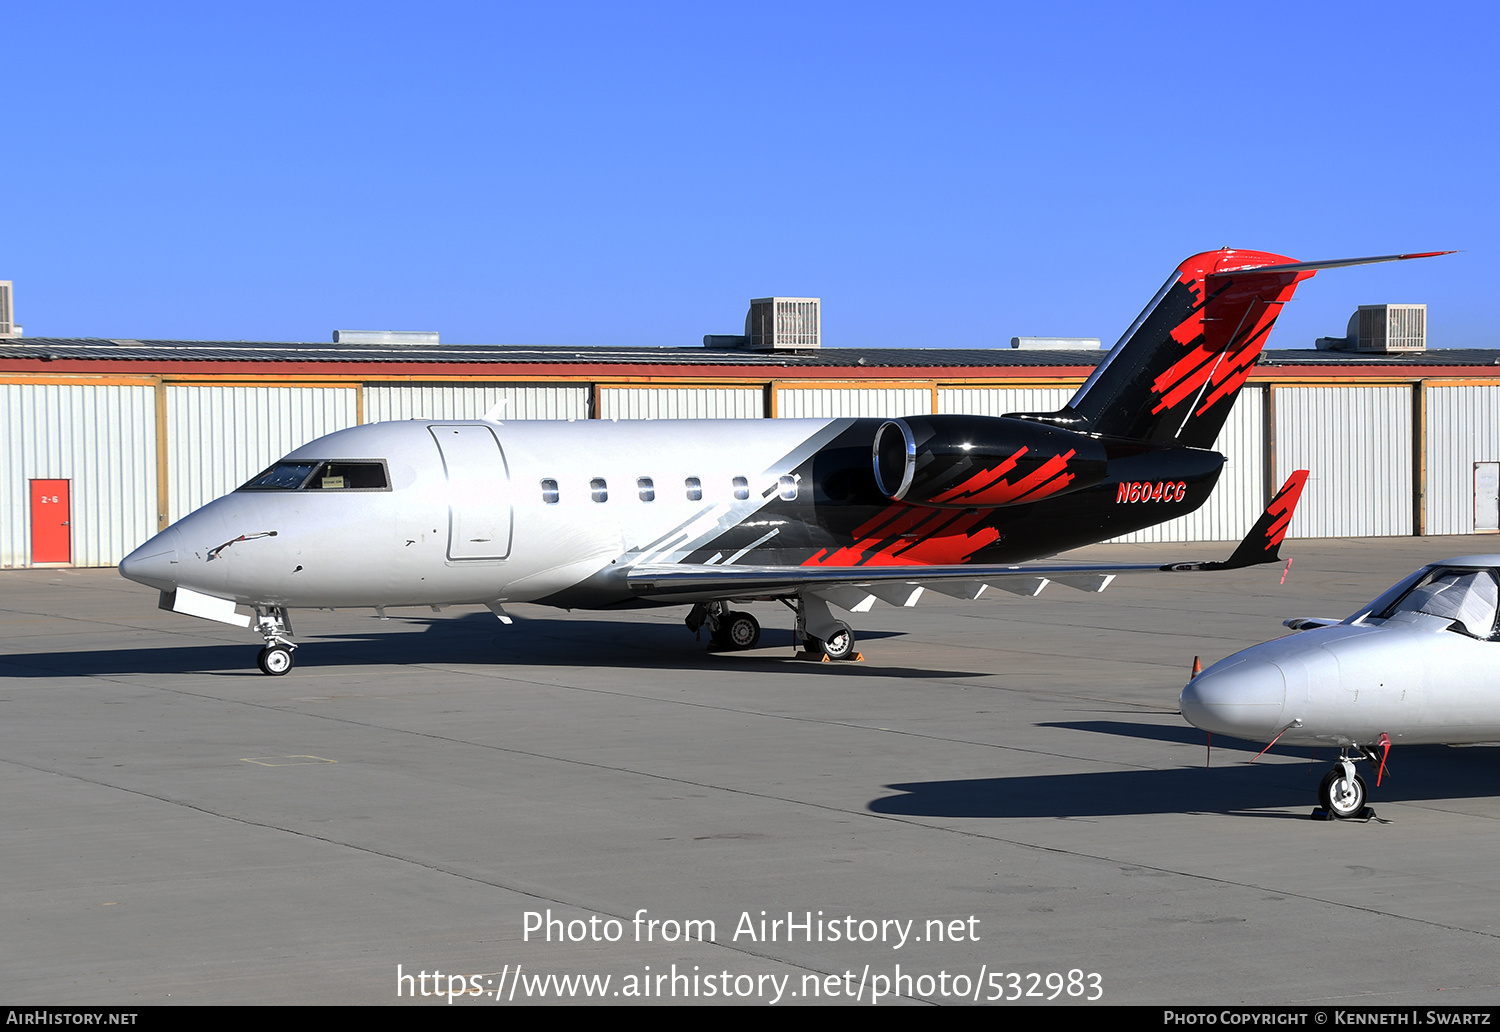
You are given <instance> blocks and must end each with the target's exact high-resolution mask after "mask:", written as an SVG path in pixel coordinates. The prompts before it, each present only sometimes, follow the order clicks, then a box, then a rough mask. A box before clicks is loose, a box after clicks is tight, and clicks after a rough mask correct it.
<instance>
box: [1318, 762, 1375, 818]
mask: <svg viewBox="0 0 1500 1032" xmlns="http://www.w3.org/2000/svg"><path fill="white" fill-rule="evenodd" d="M1366 797H1367V793H1366V789H1365V779H1364V778H1362V777H1360V776H1359V775H1358V774H1355V775H1353V776H1352V777H1351V776H1350V775H1349V772H1348V771H1347V770H1345V768H1344V765H1343V764H1338V765H1337V766H1335V767H1334V768H1333V769H1332V770H1330V771H1329V772H1328V773H1327V774H1324V775H1323V783H1322V784H1321V785H1319V786H1318V801H1319V802H1320V803H1322V804H1323V809H1325V810H1327V811H1328V813H1329V814H1331V815H1332V816H1334V817H1337V818H1338V819H1339V820H1341V821H1345V820H1348V819H1349V818H1351V817H1358V816H1359V814H1360V811H1362V810H1363V809H1364V808H1365V799H1366Z"/></svg>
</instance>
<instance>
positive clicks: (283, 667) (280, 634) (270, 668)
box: [255, 606, 297, 677]
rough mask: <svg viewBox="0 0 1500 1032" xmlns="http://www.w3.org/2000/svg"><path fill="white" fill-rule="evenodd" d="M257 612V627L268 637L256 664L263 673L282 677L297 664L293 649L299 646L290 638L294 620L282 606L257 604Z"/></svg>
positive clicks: (264, 636) (256, 659)
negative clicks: (293, 656)
mask: <svg viewBox="0 0 1500 1032" xmlns="http://www.w3.org/2000/svg"><path fill="white" fill-rule="evenodd" d="M255 613H256V620H255V629H256V630H257V631H259V632H260V634H261V637H263V638H265V639H266V647H265V648H263V649H261V650H260V654H259V655H257V656H256V657H255V665H256V666H258V667H260V672H261V673H263V674H269V675H270V676H271V677H280V676H282V675H283V674H285V673H287V672H289V671H290V670H291V669H292V667H293V666H295V665H296V661H295V660H293V659H292V650H293V649H295V648H296V647H297V646H295V645H293V644H292V642H291V640H290V638H291V635H292V622H291V620H290V619H289V618H288V617H287V614H286V610H285V609H282V608H281V607H280V606H267V607H264V608H262V607H260V606H256V608H255Z"/></svg>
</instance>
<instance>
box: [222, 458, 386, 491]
mask: <svg viewBox="0 0 1500 1032" xmlns="http://www.w3.org/2000/svg"><path fill="white" fill-rule="evenodd" d="M240 490H241V491H388V490H390V480H389V478H387V477H386V473H385V463H383V462H378V461H372V460H365V461H342V460H337V459H335V460H331V461H327V462H320V461H318V460H316V459H314V460H306V459H301V460H297V461H287V462H278V463H276V465H274V466H272V467H271V468H270V469H268V470H266V471H265V472H263V473H261V474H260V475H259V476H256V477H253V478H251V479H250V480H249V481H248V482H247V483H246V484H244V486H242V487H241V488H240Z"/></svg>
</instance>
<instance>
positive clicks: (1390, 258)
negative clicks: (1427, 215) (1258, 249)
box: [1213, 251, 1458, 276]
mask: <svg viewBox="0 0 1500 1032" xmlns="http://www.w3.org/2000/svg"><path fill="white" fill-rule="evenodd" d="M1457 253H1458V252H1457V251H1423V252H1422V253H1421V254H1382V255H1379V256H1378V257H1375V258H1330V259H1329V260H1327V261H1322V262H1288V263H1286V264H1284V265H1249V266H1246V267H1245V269H1247V270H1249V269H1253V270H1254V271H1255V272H1257V273H1279V272H1317V271H1318V270H1319V269H1344V268H1348V267H1349V266H1351V265H1378V264H1379V263H1381V262H1405V261H1410V260H1411V259H1413V258H1436V257H1438V256H1439V255H1444V254H1457ZM1238 271H1241V270H1239V269H1223V270H1219V271H1217V272H1215V273H1213V275H1215V276H1225V275H1228V274H1230V273H1231V272H1238Z"/></svg>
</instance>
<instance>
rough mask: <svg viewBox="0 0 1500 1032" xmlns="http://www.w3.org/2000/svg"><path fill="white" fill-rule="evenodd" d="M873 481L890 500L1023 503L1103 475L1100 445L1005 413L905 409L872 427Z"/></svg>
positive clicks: (973, 505) (982, 505) (987, 505)
mask: <svg viewBox="0 0 1500 1032" xmlns="http://www.w3.org/2000/svg"><path fill="white" fill-rule="evenodd" d="M872 459H873V461H874V464H875V483H876V485H877V486H878V487H879V488H880V490H881V491H882V492H883V493H884V494H885V495H886V496H887V497H889V498H890V499H892V500H893V501H898V502H906V503H907V504H909V505H928V506H933V507H936V508H941V509H994V508H999V507H1000V506H1002V505H1023V504H1026V503H1028V502H1035V501H1040V500H1041V499H1043V498H1051V497H1053V496H1055V495H1062V494H1068V493H1070V492H1073V491H1080V490H1082V489H1084V488H1086V487H1092V486H1093V485H1095V484H1097V483H1099V482H1100V481H1101V480H1103V479H1104V476H1105V471H1106V469H1107V468H1108V459H1107V458H1106V456H1105V453H1104V446H1103V445H1101V444H1100V443H1099V442H1098V441H1096V440H1094V439H1093V438H1092V437H1085V436H1084V435H1082V434H1076V433H1073V432H1071V431H1068V430H1063V429H1060V428H1058V427H1052V426H1047V425H1045V424H1040V423H1029V422H1025V421H1023V420H1019V419H1007V418H1005V417H1004V416H1000V417H995V416H906V417H904V418H901V419H891V420H887V421H886V422H884V423H882V424H881V425H880V428H879V429H878V430H876V431H875V446H874V449H873V455H872Z"/></svg>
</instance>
